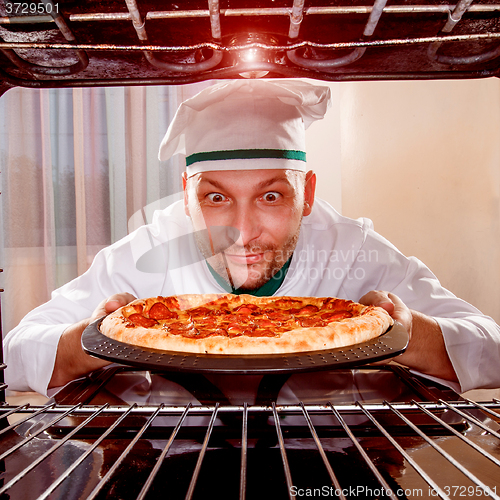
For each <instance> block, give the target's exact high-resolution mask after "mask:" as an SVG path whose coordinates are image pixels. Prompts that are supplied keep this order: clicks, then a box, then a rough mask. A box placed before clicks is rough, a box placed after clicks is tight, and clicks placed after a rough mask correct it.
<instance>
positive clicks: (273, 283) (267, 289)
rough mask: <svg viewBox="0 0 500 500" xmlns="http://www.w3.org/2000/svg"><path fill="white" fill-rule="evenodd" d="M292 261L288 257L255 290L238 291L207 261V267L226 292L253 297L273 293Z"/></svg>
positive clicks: (281, 281) (283, 278) (267, 295)
mask: <svg viewBox="0 0 500 500" xmlns="http://www.w3.org/2000/svg"><path fill="white" fill-rule="evenodd" d="M291 261H292V257H290V258H289V259H288V260H287V261H286V262H285V264H284V265H283V267H282V268H281V269H280V270H279V271H278V272H277V273H276V274H275V275H274V276H273V277H272V278H271V279H270V280H269V281H268V282H267V283H264V285H262V286H261V287H260V288H257V290H250V291H248V290H245V291H239V290H238V289H234V288H232V287H231V285H229V283H227V281H225V280H224V279H223V278H222V276H220V274H218V273H217V272H216V271H215V270H214V269H213V268H212V266H211V265H210V264H209V263H208V262H207V261H205V262H207V266H208V269H209V270H210V272H211V273H212V276H213V277H214V278H215V281H217V283H219V285H220V286H221V287H222V288H224V290H226V292H228V293H234V294H235V295H241V294H243V293H248V294H249V295H254V296H255V297H270V296H271V295H273V294H274V293H275V292H276V291H277V290H278V288H279V287H280V286H281V283H283V281H284V280H285V276H286V273H287V271H288V268H289V267H290V262H291Z"/></svg>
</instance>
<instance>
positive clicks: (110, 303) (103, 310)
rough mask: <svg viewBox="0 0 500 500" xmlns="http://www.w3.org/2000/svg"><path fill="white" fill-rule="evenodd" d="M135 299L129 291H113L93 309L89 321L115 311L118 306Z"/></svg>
mask: <svg viewBox="0 0 500 500" xmlns="http://www.w3.org/2000/svg"><path fill="white" fill-rule="evenodd" d="M133 300H135V297H134V296H133V295H132V294H131V293H115V294H114V295H111V297H108V298H107V299H104V300H103V301H102V302H101V303H100V304H99V305H98V306H97V307H96V308H95V310H94V312H93V314H92V316H91V317H90V322H91V323H92V321H95V320H97V319H99V318H102V317H103V316H106V315H107V314H110V313H112V312H113V311H116V310H117V309H119V308H120V307H123V306H126V305H127V304H130V302H132V301H133Z"/></svg>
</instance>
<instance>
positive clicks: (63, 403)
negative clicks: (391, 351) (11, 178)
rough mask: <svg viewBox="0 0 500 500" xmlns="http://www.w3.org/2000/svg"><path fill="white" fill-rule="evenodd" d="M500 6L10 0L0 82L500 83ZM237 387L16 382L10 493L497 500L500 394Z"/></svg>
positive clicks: (373, 376)
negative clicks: (20, 387)
mask: <svg viewBox="0 0 500 500" xmlns="http://www.w3.org/2000/svg"><path fill="white" fill-rule="evenodd" d="M34 7H36V8H35V9H34ZM33 9H34V11H33ZM499 12H500V5H497V4H496V3H495V2H494V1H490V2H487V1H480V2H474V3H473V2H470V1H460V2H458V3H457V4H456V5H448V4H445V3H443V2H439V1H430V2H425V3H424V2H419V1H417V0H411V1H407V2H404V3H403V2H402V3H400V4H395V3H391V2H386V1H383V0H382V1H378V0H377V1H375V2H374V3H372V2H364V1H362V0H360V1H357V0H354V1H345V2H342V1H323V2H321V1H312V0H311V1H307V2H304V1H300V0H298V1H292V0H275V1H272V2H245V1H241V0H237V1H232V2H229V1H227V2H222V1H221V2H219V1H217V0H210V1H208V2H202V1H195V0H193V1H186V2H182V3H180V4H178V3H174V2H158V1H141V2H136V1H133V0H126V1H123V0H122V1H119V0H110V1H106V2H103V1H100V0H96V1H93V0H91V1H88V2H76V1H72V0H61V1H59V2H53V1H51V0H44V1H43V2H41V3H38V4H30V3H26V4H25V3H21V2H13V1H10V0H5V1H4V2H3V3H2V5H0V50H1V52H0V93H3V92H5V91H7V90H9V89H10V88H13V87H16V86H23V87H30V88H53V87H54V88H55V87H58V88H61V87H82V86H112V85H115V86H116V85H165V84H173V85H179V84H184V83H190V82H197V81H203V80H207V79H224V78H248V77H251V78H252V77H253V78H257V77H268V78H273V77H274V78H288V77H307V78H313V79H318V80H328V81H353V80H402V79H415V80H417V79H464V78H484V77H490V76H497V75H498V71H499V62H498V56H499V55H500V50H499V45H498V40H497V39H498V38H499V36H500V30H499V27H498V24H499V23H498V19H499ZM2 369H5V365H2ZM0 373H1V377H2V380H3V372H1V371H0ZM301 380H302V382H303V383H302V384H301V383H300V381H301ZM325 380H326V381H327V383H326V387H325V382H324V381H325ZM304 381H305V384H304ZM241 385H242V384H241V383H240V379H239V378H238V376H235V377H232V387H229V388H227V387H224V388H223V389H221V384H220V379H218V378H217V377H216V376H212V375H207V374H199V373H198V374H196V373H183V372H176V371H155V370H151V371H141V370H138V369H133V368H130V367H126V366H120V365H112V366H111V367H109V368H107V369H104V370H102V371H100V372H97V373H94V374H92V376H90V377H88V378H85V379H82V380H78V381H74V382H73V383H71V384H70V385H68V386H66V387H65V388H64V389H63V390H62V391H60V392H59V393H57V394H56V395H55V396H54V397H53V398H51V399H50V400H49V401H48V402H47V403H46V404H39V403H35V404H29V403H20V404H15V403H12V402H6V401H5V390H6V388H7V387H6V385H5V384H2V386H1V398H2V402H3V404H2V406H0V422H1V424H0V425H1V429H0V434H1V437H0V468H1V475H0V493H1V494H2V498H26V497H27V496H26V495H27V493H26V492H27V491H29V494H28V496H29V498H39V499H44V498H53V499H55V498H64V499H80V498H82V499H83V498H89V499H91V498H124V499H128V498H137V499H139V498H140V499H142V498H159V497H161V498H163V497H165V496H167V497H168V498H202V497H205V496H206V494H207V492H208V493H211V494H214V495H217V497H218V498H256V497H258V496H263V497H266V498H295V497H304V496H305V497H311V496H316V497H339V498H355V497H356V498H374V499H375V498H385V497H386V496H387V497H392V498H414V497H417V498H431V497H439V498H458V497H464V496H466V497H482V496H489V497H491V498H500V473H499V472H500V469H499V467H500V400H498V399H496V398H493V399H491V400H487V401H483V402H481V403H478V402H473V401H471V400H470V399H467V398H464V397H461V396H459V395H458V394H456V393H454V392H453V391H451V390H450V389H448V388H446V387H443V386H440V385H439V384H434V383H432V382H430V381H428V380H424V379H421V378H419V377H417V376H415V375H414V374H411V373H410V372H409V371H408V370H406V369H404V368H401V367H399V366H395V365H391V366H388V367H373V366H366V367H359V368H355V369H338V370H329V371H321V372H315V371H311V372H306V373H300V374H298V373H285V374H275V375H264V376H262V377H259V378H258V379H256V380H254V388H255V391H254V394H253V395H252V396H249V395H248V394H247V393H246V392H245V391H243V390H241ZM125 386H126V387H127V388H128V389H127V390H126V391H123V389H122V388H123V387H125ZM304 386H305V387H307V389H306V390H304V389H303V387H304ZM167 392H168V394H169V395H170V396H171V395H172V394H175V400H174V402H173V403H172V399H170V400H169V401H170V402H169V404H165V403H164V396H165V394H166V393H167Z"/></svg>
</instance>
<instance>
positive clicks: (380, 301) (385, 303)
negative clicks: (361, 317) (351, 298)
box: [359, 290, 395, 316]
mask: <svg viewBox="0 0 500 500" xmlns="http://www.w3.org/2000/svg"><path fill="white" fill-rule="evenodd" d="M390 295H393V294H392V293H391V294H389V293H388V292H384V291H382V290H372V291H371V292H368V293H366V294H365V295H363V297H361V298H360V299H359V303H360V304H363V305H365V306H378V307H381V308H382V309H385V310H386V311H387V312H388V313H389V314H390V315H391V316H392V315H393V313H394V307H395V304H394V302H393V301H392V300H391V298H390ZM394 297H395V296H394Z"/></svg>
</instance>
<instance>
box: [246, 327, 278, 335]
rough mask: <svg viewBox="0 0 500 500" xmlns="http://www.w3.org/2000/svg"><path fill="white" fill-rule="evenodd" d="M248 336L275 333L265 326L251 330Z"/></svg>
mask: <svg viewBox="0 0 500 500" xmlns="http://www.w3.org/2000/svg"><path fill="white" fill-rule="evenodd" d="M249 336H250V337H276V334H275V333H274V331H273V330H269V329H267V328H259V329H257V330H252V333H251V334H250V335H249Z"/></svg>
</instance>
